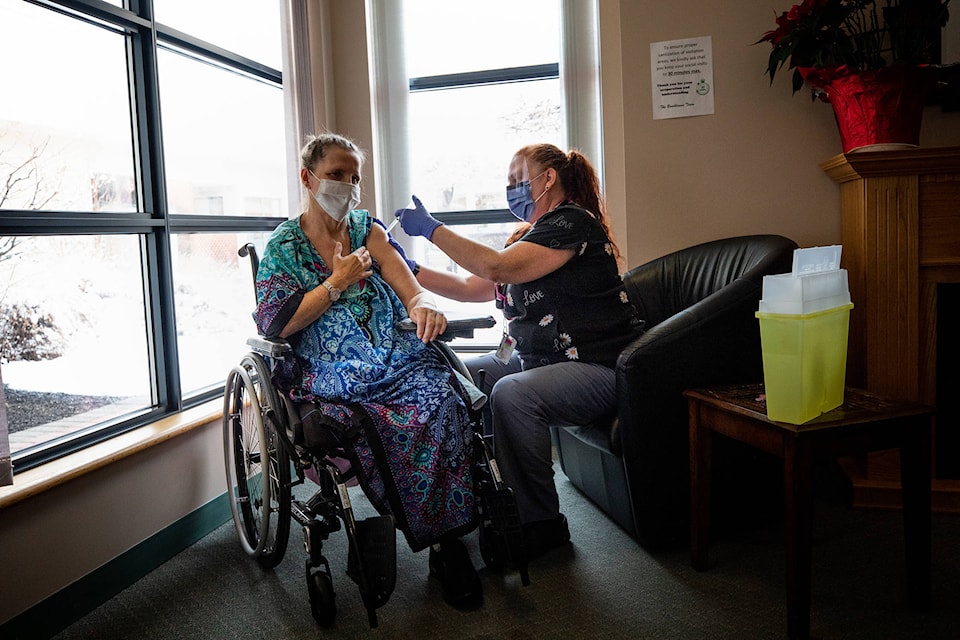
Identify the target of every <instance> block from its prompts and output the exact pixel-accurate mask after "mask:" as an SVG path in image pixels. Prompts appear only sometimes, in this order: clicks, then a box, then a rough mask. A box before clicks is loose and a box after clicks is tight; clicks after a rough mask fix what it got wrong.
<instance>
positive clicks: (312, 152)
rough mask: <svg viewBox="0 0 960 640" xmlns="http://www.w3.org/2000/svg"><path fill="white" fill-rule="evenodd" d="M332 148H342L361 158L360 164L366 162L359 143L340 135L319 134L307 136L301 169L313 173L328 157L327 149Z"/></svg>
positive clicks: (301, 158) (302, 151)
mask: <svg viewBox="0 0 960 640" xmlns="http://www.w3.org/2000/svg"><path fill="white" fill-rule="evenodd" d="M331 146H333V147H340V148H341V149H345V150H347V151H350V152H352V153H355V154H357V156H358V157H359V158H360V164H363V163H364V162H365V161H366V156H364V154H363V151H361V150H360V147H359V146H357V143H355V142H354V141H353V140H351V139H350V138H348V137H346V136H342V135H340V134H339V133H317V134H314V135H310V136H307V142H306V144H304V145H303V147H302V148H301V149H300V167H301V168H302V169H309V170H310V171H313V168H314V167H315V166H317V163H318V162H320V161H321V160H323V159H324V158H325V157H326V155H327V149H329V148H330V147H331Z"/></svg>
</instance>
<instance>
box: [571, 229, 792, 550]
mask: <svg viewBox="0 0 960 640" xmlns="http://www.w3.org/2000/svg"><path fill="white" fill-rule="evenodd" d="M796 248H797V245H796V243H794V242H793V241H792V240H789V239H787V238H784V237H781V236H775V235H755V236H743V237H736V238H726V239H722V240H716V241H713V242H707V243H704V244H700V245H697V246H693V247H689V248H686V249H682V250H680V251H677V252H675V253H671V254H669V255H666V256H663V257H661V258H658V259H656V260H653V261H651V262H648V263H647V264H644V265H641V266H638V267H636V268H634V269H632V270H630V271H629V272H628V273H626V274H625V275H624V281H625V283H626V286H627V291H628V293H629V295H630V299H631V301H632V302H633V304H634V305H636V308H637V310H638V312H639V314H640V317H641V318H642V319H643V320H644V321H645V322H646V327H645V329H646V330H645V333H644V334H643V335H641V336H640V337H639V338H637V339H636V340H634V341H633V342H632V343H631V344H629V345H628V346H627V347H626V348H625V349H624V350H623V352H622V353H621V355H620V357H619V360H618V362H617V393H618V397H619V400H618V402H619V406H618V410H617V416H616V417H615V418H612V419H611V420H607V421H604V422H602V423H598V424H593V425H587V426H582V425H581V426H570V425H557V426H556V429H555V434H554V435H555V438H556V440H555V441H556V445H557V449H558V454H559V458H560V464H561V468H562V470H563V471H564V473H565V474H566V475H567V477H568V478H569V479H570V481H571V482H572V483H573V484H574V485H575V486H576V487H577V488H578V489H580V490H581V491H582V492H583V493H584V494H586V495H587V496H588V497H589V498H590V499H591V500H592V501H593V502H594V503H596V504H597V505H598V506H599V507H600V508H601V509H602V510H603V511H604V512H606V513H607V514H608V515H609V516H610V517H611V518H613V519H614V520H615V521H616V522H617V523H619V524H620V525H621V526H622V527H623V528H624V529H625V530H626V531H627V532H628V533H630V535H631V536H633V537H635V538H636V539H637V541H638V542H639V543H640V544H641V546H643V547H644V548H647V549H651V550H653V549H664V548H670V547H675V546H677V545H679V544H682V543H684V542H685V541H686V540H688V536H689V525H688V522H689V486H690V463H689V449H688V421H687V417H688V416H687V402H686V399H685V398H683V396H682V395H681V393H682V392H683V390H684V389H688V388H698V387H710V386H719V385H725V384H736V383H742V382H760V381H762V380H763V364H762V356H761V348H760V330H759V322H758V320H757V319H756V317H755V313H756V311H757V308H758V306H759V301H760V296H761V291H762V281H763V276H764V275H769V274H776V273H786V272H789V271H790V269H791V267H792V259H793V250H794V249H796ZM757 455H758V454H756V453H755V452H752V451H749V450H747V449H746V448H745V447H742V446H740V445H739V444H738V443H735V442H733V441H726V442H718V443H716V445H715V452H714V460H713V468H714V473H713V477H714V478H715V479H716V482H715V485H714V488H713V496H714V500H713V502H714V505H715V506H718V507H720V508H721V509H723V512H724V513H725V514H728V515H730V516H734V514H738V513H739V511H738V510H737V509H730V508H727V507H729V504H727V505H725V503H731V504H738V503H739V504H749V501H747V502H744V501H743V500H742V498H744V494H743V490H744V486H745V485H744V484H743V482H746V483H747V485H746V486H747V490H748V491H749V487H751V486H752V487H754V488H757V487H759V488H760V489H763V488H764V485H763V484H761V483H772V484H773V487H774V488H776V485H777V481H778V478H779V476H778V475H777V473H776V471H775V467H773V466H771V461H765V460H757V459H756V457H757ZM754 466H758V467H763V466H767V467H768V469H766V470H762V469H760V470H755V469H753V468H752V467H754ZM741 476H742V481H741V480H739V479H738V478H739V477H741ZM718 485H719V486H718ZM770 493H771V495H773V494H774V493H775V492H770ZM740 515H742V514H740ZM735 517H739V515H738V516H735ZM717 525H718V528H719V529H721V530H722V528H723V526H724V524H723V521H722V520H720V521H717Z"/></svg>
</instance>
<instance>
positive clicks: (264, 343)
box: [247, 336, 293, 360]
mask: <svg viewBox="0 0 960 640" xmlns="http://www.w3.org/2000/svg"><path fill="white" fill-rule="evenodd" d="M247 346H249V347H251V348H252V349H253V350H254V351H256V352H257V353H259V354H260V355H263V356H267V357H270V358H279V359H281V360H282V359H283V358H285V357H286V356H288V355H290V354H292V353H293V347H291V346H290V343H289V342H287V341H286V340H284V339H283V338H264V337H263V336H255V337H253V338H247Z"/></svg>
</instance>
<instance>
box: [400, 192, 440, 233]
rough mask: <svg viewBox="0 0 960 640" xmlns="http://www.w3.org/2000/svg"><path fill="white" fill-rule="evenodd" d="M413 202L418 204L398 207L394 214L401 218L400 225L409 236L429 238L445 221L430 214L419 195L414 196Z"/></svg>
mask: <svg viewBox="0 0 960 640" xmlns="http://www.w3.org/2000/svg"><path fill="white" fill-rule="evenodd" d="M413 204H414V205H416V206H415V207H414V208H413V209H410V208H407V209H397V211H396V212H395V213H394V214H393V215H394V216H396V217H397V218H400V226H401V227H402V228H403V230H404V231H405V232H406V233H407V235H408V236H423V237H424V238H426V239H427V240H429V239H430V238H432V237H433V232H434V231H436V230H437V227H439V226H440V225H442V224H443V223H442V222H440V221H439V220H437V219H436V218H434V217H433V216H432V215H430V212H429V211H427V209H426V207H424V206H423V203H422V202H420V198H418V197H417V196H413Z"/></svg>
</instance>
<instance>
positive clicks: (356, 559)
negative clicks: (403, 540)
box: [347, 515, 397, 627]
mask: <svg viewBox="0 0 960 640" xmlns="http://www.w3.org/2000/svg"><path fill="white" fill-rule="evenodd" d="M347 575H348V576H350V579H351V580H353V581H354V582H356V583H357V586H358V587H359V588H360V596H361V597H362V598H363V604H364V606H366V608H367V614H368V617H369V618H370V626H371V627H376V626H377V623H376V614H375V613H374V612H375V610H376V609H377V608H379V607H382V606H383V605H385V604H386V603H387V600H389V599H390V594H392V593H393V588H394V586H396V582H397V532H396V527H395V526H394V520H393V516H389V515H386V516H376V517H372V518H367V519H365V520H358V521H357V523H356V535H355V539H354V540H353V541H351V544H350V551H349V553H348V554H347Z"/></svg>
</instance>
